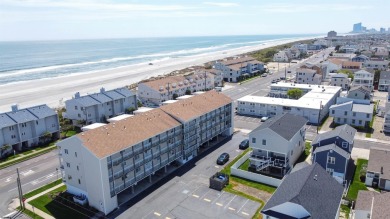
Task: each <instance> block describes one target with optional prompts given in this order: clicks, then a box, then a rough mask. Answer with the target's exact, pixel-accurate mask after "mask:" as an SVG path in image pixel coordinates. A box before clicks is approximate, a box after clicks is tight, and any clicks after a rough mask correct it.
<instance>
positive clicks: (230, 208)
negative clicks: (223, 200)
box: [228, 207, 236, 211]
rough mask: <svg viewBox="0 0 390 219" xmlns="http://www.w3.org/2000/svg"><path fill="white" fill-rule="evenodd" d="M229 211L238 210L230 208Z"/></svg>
mask: <svg viewBox="0 0 390 219" xmlns="http://www.w3.org/2000/svg"><path fill="white" fill-rule="evenodd" d="M228 209H229V210H231V211H235V210H236V209H234V208H232V207H229V208H228Z"/></svg>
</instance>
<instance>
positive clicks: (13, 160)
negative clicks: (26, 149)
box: [0, 145, 57, 166]
mask: <svg viewBox="0 0 390 219" xmlns="http://www.w3.org/2000/svg"><path fill="white" fill-rule="evenodd" d="M55 147H57V146H56V145H53V146H49V147H46V148H43V149H41V150H37V151H33V152H31V153H29V154H19V156H18V157H16V158H14V159H11V160H7V161H4V162H1V163H0V165H1V166H7V164H9V163H11V162H15V161H17V160H20V159H23V158H25V157H27V156H31V158H32V157H34V155H35V154H38V153H40V152H42V151H44V150H48V149H49V148H55ZM48 152H49V151H48Z"/></svg>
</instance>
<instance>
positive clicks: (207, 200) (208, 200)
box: [203, 198, 211, 202]
mask: <svg viewBox="0 0 390 219" xmlns="http://www.w3.org/2000/svg"><path fill="white" fill-rule="evenodd" d="M203 200H205V201H206V202H211V200H210V199H207V198H204V199H203Z"/></svg>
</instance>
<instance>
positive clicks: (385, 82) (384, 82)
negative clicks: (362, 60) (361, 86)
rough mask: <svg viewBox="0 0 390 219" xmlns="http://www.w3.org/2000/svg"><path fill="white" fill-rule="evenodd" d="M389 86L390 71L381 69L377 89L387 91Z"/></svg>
mask: <svg viewBox="0 0 390 219" xmlns="http://www.w3.org/2000/svg"><path fill="white" fill-rule="evenodd" d="M389 86H390V71H382V72H381V75H380V77H379V85H378V90H379V91H389Z"/></svg>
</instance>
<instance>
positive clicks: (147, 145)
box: [144, 142, 152, 151]
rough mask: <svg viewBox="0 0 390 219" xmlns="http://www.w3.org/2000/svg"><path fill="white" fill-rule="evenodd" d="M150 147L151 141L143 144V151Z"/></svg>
mask: <svg viewBox="0 0 390 219" xmlns="http://www.w3.org/2000/svg"><path fill="white" fill-rule="evenodd" d="M150 148H152V143H150V142H149V143H146V144H144V151H146V150H149V149H150Z"/></svg>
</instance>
